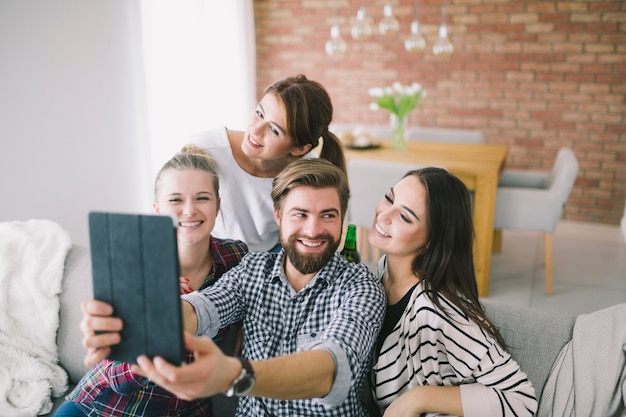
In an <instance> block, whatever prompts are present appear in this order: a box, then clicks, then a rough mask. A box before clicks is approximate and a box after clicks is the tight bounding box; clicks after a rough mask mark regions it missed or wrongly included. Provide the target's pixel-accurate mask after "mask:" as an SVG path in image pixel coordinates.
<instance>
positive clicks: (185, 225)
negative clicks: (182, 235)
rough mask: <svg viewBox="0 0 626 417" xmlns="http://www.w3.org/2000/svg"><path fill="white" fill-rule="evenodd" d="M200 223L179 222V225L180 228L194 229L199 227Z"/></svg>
mask: <svg viewBox="0 0 626 417" xmlns="http://www.w3.org/2000/svg"><path fill="white" fill-rule="evenodd" d="M201 223H202V222H200V221H197V222H180V225H181V226H182V227H195V226H199V225H200V224H201Z"/></svg>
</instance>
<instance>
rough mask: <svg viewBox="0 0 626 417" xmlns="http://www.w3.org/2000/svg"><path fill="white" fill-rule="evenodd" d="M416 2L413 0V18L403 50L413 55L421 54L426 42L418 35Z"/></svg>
mask: <svg viewBox="0 0 626 417" xmlns="http://www.w3.org/2000/svg"><path fill="white" fill-rule="evenodd" d="M417 2H418V0H415V16H414V18H413V21H412V22H411V34H410V35H409V37H408V38H406V39H405V41H404V49H406V50H407V51H409V52H415V53H419V52H422V51H423V50H424V48H426V41H425V40H424V37H423V36H422V35H420V23H419V20H418V18H417Z"/></svg>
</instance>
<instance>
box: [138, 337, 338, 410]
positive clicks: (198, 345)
mask: <svg viewBox="0 0 626 417" xmlns="http://www.w3.org/2000/svg"><path fill="white" fill-rule="evenodd" d="M185 346H186V348H187V349H189V350H191V351H193V352H194V355H195V361H194V362H193V363H191V364H186V365H182V366H174V365H172V364H170V363H168V362H167V361H165V360H164V359H163V358H155V359H154V361H151V360H150V359H149V358H147V357H146V356H141V357H140V358H139V360H138V365H134V366H133V371H134V372H137V373H139V374H140V375H143V376H145V377H147V378H149V379H150V380H151V381H153V382H154V383H156V384H158V385H160V386H161V387H163V388H165V389H166V390H168V391H170V392H172V393H173V394H175V395H176V396H178V397H179V398H182V399H185V400H192V399H196V398H201V397H208V396H212V395H215V394H219V393H223V392H226V391H227V390H228V389H229V388H230V386H231V384H232V382H233V381H234V380H235V379H236V378H237V376H238V375H239V373H240V372H241V364H240V363H239V361H238V360H237V359H236V358H233V357H230V356H226V355H224V354H223V353H222V351H221V350H220V348H219V347H217V345H215V343H213V341H212V340H210V339H208V338H203V337H195V336H191V335H190V334H185ZM251 365H252V368H253V369H254V372H255V375H256V384H255V386H254V389H253V390H252V391H251V392H250V395H252V396H258V397H267V398H276V399H284V400H294V399H304V398H319V397H323V396H325V395H326V394H327V393H328V392H329V391H330V389H331V387H332V384H333V381H334V374H335V362H334V360H333V357H332V355H331V354H330V353H328V352H326V351H323V350H312V351H306V352H300V353H295V354H292V355H286V356H281V357H276V358H271V359H267V360H263V361H251Z"/></svg>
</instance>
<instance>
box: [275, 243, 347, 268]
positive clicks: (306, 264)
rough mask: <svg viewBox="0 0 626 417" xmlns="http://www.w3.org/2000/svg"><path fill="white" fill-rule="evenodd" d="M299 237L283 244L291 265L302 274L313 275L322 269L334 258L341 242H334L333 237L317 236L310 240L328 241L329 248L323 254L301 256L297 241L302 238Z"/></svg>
mask: <svg viewBox="0 0 626 417" xmlns="http://www.w3.org/2000/svg"><path fill="white" fill-rule="evenodd" d="M301 237H302V236H299V235H292V236H290V237H289V239H288V240H287V242H286V243H285V242H283V248H284V249H285V253H286V254H287V257H288V258H289V261H290V262H291V264H292V265H293V266H294V268H296V269H297V270H298V271H299V272H300V273H301V274H312V273H313V272H317V271H319V270H320V269H322V268H323V267H324V266H326V264H327V263H328V261H330V259H331V258H332V257H333V255H334V253H335V251H337V248H338V247H339V241H338V240H337V241H336V240H334V239H333V237H332V236H331V235H328V234H323V235H319V236H315V237H314V238H311V239H310V240H326V241H328V244H327V247H326V249H325V250H324V251H323V252H320V253H316V254H304V255H303V254H301V253H300V252H298V250H297V249H296V241H297V240H298V239H299V238H301Z"/></svg>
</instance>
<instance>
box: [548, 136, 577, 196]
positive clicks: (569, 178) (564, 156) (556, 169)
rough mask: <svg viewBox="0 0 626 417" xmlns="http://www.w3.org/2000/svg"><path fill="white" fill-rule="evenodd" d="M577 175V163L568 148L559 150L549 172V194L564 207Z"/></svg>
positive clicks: (572, 152)
mask: <svg viewBox="0 0 626 417" xmlns="http://www.w3.org/2000/svg"><path fill="white" fill-rule="evenodd" d="M577 175H578V161H577V160H576V155H575V154H574V151H573V150H572V149H570V148H561V149H559V151H558V153H557V155H556V160H555V161H554V166H553V167H552V171H551V172H550V192H551V193H553V194H554V195H555V196H556V198H558V200H559V201H560V202H561V206H562V207H564V206H565V203H566V202H567V199H568V198H569V194H570V192H571V191H572V188H573V187H574V183H575V182H576V176H577Z"/></svg>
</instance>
